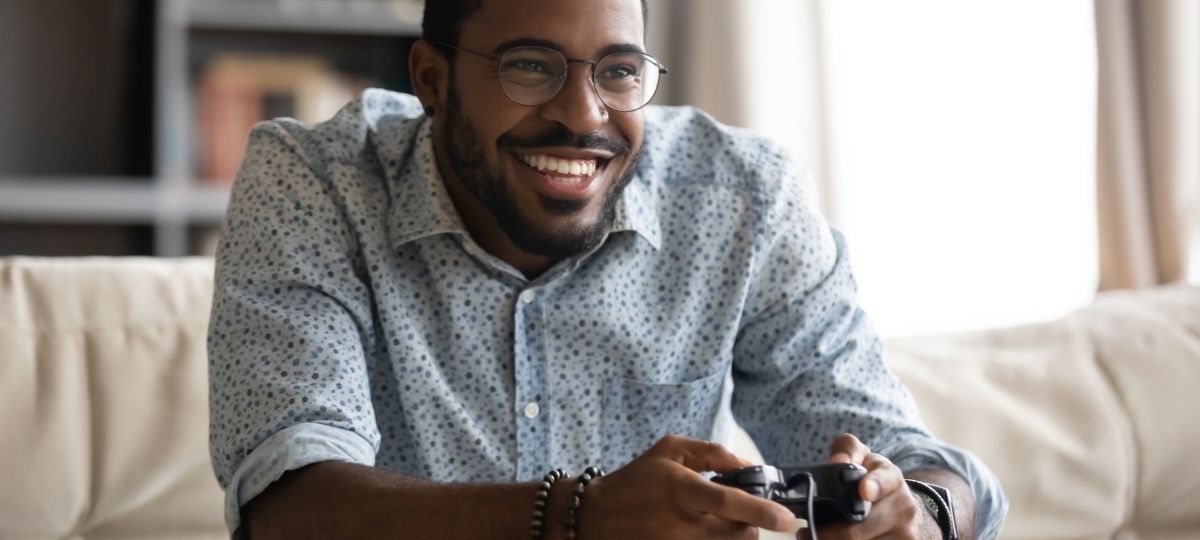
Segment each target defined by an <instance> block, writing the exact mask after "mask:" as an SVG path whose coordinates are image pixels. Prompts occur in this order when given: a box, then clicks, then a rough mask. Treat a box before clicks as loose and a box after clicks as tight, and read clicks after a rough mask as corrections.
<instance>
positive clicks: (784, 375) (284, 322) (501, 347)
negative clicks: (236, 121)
mask: <svg viewBox="0 0 1200 540" xmlns="http://www.w3.org/2000/svg"><path fill="white" fill-rule="evenodd" d="M644 17H645V13H644V6H642V5H640V3H639V1H638V0H588V1H573V2H563V1H561V0H483V1H482V2H471V1H448V0H444V1H438V2H436V3H429V4H428V5H427V6H426V14H425V26H424V30H425V36H424V37H425V39H424V40H422V41H420V42H418V43H417V44H416V45H415V46H414V47H413V50H412V54H411V57H410V60H409V65H410V69H411V72H412V78H413V82H414V87H415V89H416V94H417V98H419V103H418V102H417V99H414V98H412V97H409V96H403V95H399V94H393V93H389V92H382V91H368V92H367V93H365V94H364V96H363V97H362V99H361V100H359V101H357V102H355V103H353V104H351V105H350V106H348V107H347V108H345V109H344V110H343V111H342V112H341V113H339V114H338V116H337V117H336V118H334V119H333V120H331V121H329V122H326V123H323V124H319V125H315V126H306V125H302V124H299V123H296V122H292V121H275V122H271V123H266V124H263V125H261V126H259V127H257V128H256V129H255V131H254V132H253V134H252V136H251V143H250V149H249V151H248V154H247V159H246V162H245V163H244V165H243V168H242V170H241V172H240V174H239V178H238V181H237V185H236V186H235V189H234V194H233V198H232V202H231V207H230V210H229V215H228V219H227V224H226V231H225V236H224V238H223V240H222V244H221V246H220V250H219V253H218V262H217V264H218V268H217V291H216V298H215V302H214V307H213V319H212V326H211V329H210V357H211V400H212V436H211V443H212V444H211V447H212V455H213V462H214V467H215V469H216V472H217V476H218V479H219V481H220V483H221V485H222V486H223V487H224V488H225V489H226V491H227V504H226V516H227V521H228V523H229V526H230V528H231V530H234V529H238V530H240V531H241V532H249V533H250V535H251V536H253V537H254V538H271V537H281V538H292V537H297V536H305V535H311V536H315V537H331V538H368V537H381V538H384V537H386V538H527V537H530V536H531V535H534V536H535V537H537V536H541V537H544V538H559V537H561V536H562V535H564V534H577V537H581V538H583V539H585V540H589V539H606V538H607V539H612V538H752V537H753V535H754V534H755V530H754V529H753V527H764V528H768V529H774V530H785V529H787V528H788V527H789V525H790V524H791V522H792V518H791V515H790V513H789V512H788V511H787V510H786V509H784V508H783V507H782V506H780V505H778V504H776V503H773V502H770V501H766V500H763V499H758V498H755V497H752V496H750V495H747V494H745V493H742V492H740V491H738V490H736V489H733V488H728V487H724V486H720V485H717V484H714V483H713V482H710V481H708V480H707V479H706V478H705V477H704V476H702V475H701V474H699V473H700V472H704V471H715V472H725V471H728V470H731V469H733V468H737V467H741V466H745V465H748V463H747V462H745V461H743V460H741V459H740V458H738V457H736V456H734V455H732V454H731V453H730V452H729V451H728V450H726V449H725V448H724V447H723V446H721V445H719V444H714V443H710V442H705V441H704V440H705V439H706V440H715V441H718V442H727V441H729V439H730V434H731V429H732V428H731V426H732V425H733V424H732V419H733V418H736V419H737V421H738V422H739V423H740V424H741V425H742V426H744V427H745V428H746V430H747V431H748V432H749V433H750V434H751V436H752V437H753V438H754V440H755V441H756V443H757V444H758V445H759V447H760V449H761V451H762V452H763V455H764V456H765V458H766V460H767V462H768V463H771V464H775V465H806V464H808V465H811V464H817V463H822V462H825V461H834V462H850V463H857V464H861V465H863V466H864V467H866V468H867V469H868V470H869V471H870V472H869V473H868V474H867V476H866V477H865V478H864V479H863V481H862V482H861V484H860V495H861V496H862V497H863V498H864V499H866V500H868V501H871V502H872V503H873V505H872V507H871V510H870V514H869V517H868V519H867V520H866V521H864V522H863V523H859V524H854V525H846V524H831V525H828V526H823V527H822V528H821V529H820V530H819V531H818V532H819V534H820V537H821V538H878V537H888V538H892V537H896V538H942V537H943V535H944V534H945V527H946V526H947V524H946V523H942V524H940V525H939V523H938V520H937V519H936V518H935V516H934V513H933V512H930V511H927V510H926V508H924V507H923V502H922V501H923V500H924V499H922V498H919V497H921V494H920V493H914V492H913V488H911V487H910V485H909V484H908V483H906V481H905V477H906V476H907V477H909V478H913V479H920V480H925V481H927V482H929V483H932V484H937V485H940V486H943V487H944V488H946V489H948V490H949V493H950V494H951V496H952V497H951V498H952V500H953V507H954V508H955V510H956V513H957V523H956V525H957V530H958V531H959V533H960V535H961V536H962V537H971V536H972V534H973V533H978V534H979V535H980V536H983V537H990V536H994V535H995V534H996V533H997V531H998V529H999V526H1000V522H1001V521H1002V519H1003V513H1004V509H1005V505H1006V503H1005V501H1004V497H1003V495H1002V494H1001V493H1000V490H999V486H998V485H997V483H996V480H995V479H994V477H993V476H992V475H991V474H990V473H989V472H988V471H987V469H986V468H985V467H983V466H982V465H981V464H980V463H978V462H977V461H976V460H975V459H974V458H972V457H971V456H970V455H968V454H966V453H964V452H962V451H959V450H956V449H954V448H951V447H948V446H945V445H943V444H941V443H939V442H938V441H936V440H935V439H933V438H932V437H931V436H930V435H929V434H928V433H927V432H926V431H925V429H924V428H923V427H922V426H921V424H920V421H919V419H918V417H917V414H916V411H915V407H914V406H913V403H912V401H911V398H910V397H909V396H908V394H907V393H906V392H905V391H904V389H903V388H902V387H901V386H900V384H899V383H898V382H897V380H896V379H895V377H894V376H893V375H891V374H890V373H889V372H888V371H887V370H886V368H885V367H884V365H883V363H882V359H881V354H882V350H881V346H880V342H879V340H878V338H877V337H876V336H875V335H874V334H873V333H872V332H871V330H870V329H869V325H868V323H867V322H866V320H865V319H864V316H863V315H862V313H861V311H859V310H858V309H857V308H856V307H855V306H854V303H853V302H854V299H853V295H854V286H853V282H852V278H851V274H850V270H849V266H848V262H847V261H846V257H845V247H844V245H843V242H842V239H841V237H840V235H838V234H837V233H836V232H834V231H832V230H831V229H830V228H829V227H828V226H827V225H826V224H825V222H824V221H823V220H822V219H821V218H820V216H819V214H818V213H817V212H816V211H814V210H813V209H812V208H811V207H810V205H809V204H808V202H807V198H806V196H807V193H806V192H805V190H807V189H808V186H807V185H806V184H805V183H804V182H803V180H802V178H801V177H800V176H799V175H798V174H797V173H796V172H795V170H794V168H793V167H791V166H790V165H789V163H788V161H787V159H786V158H785V157H784V155H783V154H782V153H781V152H780V151H779V150H778V149H777V148H776V147H775V146H772V145H771V144H769V143H768V142H766V141H764V140H762V139H760V138H757V137H755V136H753V135H751V134H748V133H745V132H742V131H739V130H734V129H730V128H726V127H724V126H720V125H719V124H717V123H716V122H714V121H713V120H712V119H711V118H709V117H707V116H705V115H703V114H701V113H698V112H695V111H693V110H689V109H658V108H653V107H651V108H643V107H644V106H645V105H646V102H647V101H649V99H650V98H651V97H652V96H653V91H654V87H655V86H656V84H657V81H658V79H659V76H660V75H661V73H662V72H663V71H665V69H663V68H661V65H660V64H659V63H658V62H657V61H656V60H654V59H653V58H652V57H650V56H648V55H646V54H645V53H644V49H643V43H644V35H643V33H644ZM731 413H732V414H731ZM843 432H850V433H854V434H855V435H857V437H855V436H852V435H848V434H845V435H839V434H840V433H843ZM873 450H874V451H875V452H878V453H873ZM885 456H886V457H885ZM588 466H603V467H607V468H609V469H610V470H612V471H613V472H612V474H609V475H607V476H600V477H598V478H595V479H593V480H592V481H591V482H586V485H585V486H583V487H584V488H586V489H585V490H584V491H583V492H582V494H581V495H579V496H578V501H575V502H581V503H582V504H580V505H579V507H578V513H577V515H576V518H577V519H576V520H575V522H571V521H569V520H568V518H567V515H568V513H569V512H570V511H569V510H568V506H569V503H568V501H569V500H573V499H575V498H576V494H577V493H578V491H577V490H579V489H581V488H580V483H581V481H580V480H578V479H576V478H574V477H568V478H564V479H563V480H560V481H558V482H555V483H554V484H553V486H551V487H549V488H546V487H544V486H539V484H538V483H537V482H536V480H537V479H538V478H541V477H542V476H543V474H544V473H547V471H551V470H552V469H555V468H563V469H567V470H569V471H572V472H573V473H578V472H580V471H583V470H584V468H585V467H588ZM902 470H903V472H902ZM914 486H915V484H914ZM539 491H540V492H541V494H539ZM543 495H548V498H547V503H546V505H545V507H544V509H539V512H540V513H538V514H535V513H534V500H535V499H536V498H539V497H541V496H543ZM572 507H573V506H572ZM535 520H536V521H535ZM533 529H536V530H537V531H538V532H536V533H534V532H531V531H532V530H533ZM543 535H544V536H543Z"/></svg>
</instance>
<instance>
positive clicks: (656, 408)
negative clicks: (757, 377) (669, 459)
mask: <svg viewBox="0 0 1200 540" xmlns="http://www.w3.org/2000/svg"><path fill="white" fill-rule="evenodd" d="M726 370H727V368H722V369H719V370H717V372H716V373H712V374H710V375H706V376H704V377H702V378H700V379H696V380H694V381H688V382H683V383H670V384H656V383H647V382H642V381H637V380H633V379H609V380H607V381H605V383H604V404H603V407H604V422H603V434H604V438H603V441H604V442H603V448H602V452H603V455H604V461H603V465H604V467H605V468H607V469H608V470H610V471H612V470H616V469H618V468H620V467H622V466H624V465H625V464H626V463H629V462H630V461H632V460H633V458H635V457H637V456H639V455H641V454H642V453H643V452H645V451H646V450H647V449H649V448H650V446H651V445H653V444H654V443H655V442H657V441H658V440H659V439H660V438H662V437H663V436H666V435H670V434H677V435H683V436H684V437H691V438H693V439H705V440H707V439H708V438H709V437H710V436H711V435H712V429H713V419H714V418H715V417H716V414H717V408H718V407H719V406H720V404H721V385H722V383H723V382H724V381H725V372H726Z"/></svg>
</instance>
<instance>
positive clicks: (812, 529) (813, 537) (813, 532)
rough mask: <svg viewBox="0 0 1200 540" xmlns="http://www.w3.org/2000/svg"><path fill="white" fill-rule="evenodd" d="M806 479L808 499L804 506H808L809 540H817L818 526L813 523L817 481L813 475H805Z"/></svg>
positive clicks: (806, 498)
mask: <svg viewBox="0 0 1200 540" xmlns="http://www.w3.org/2000/svg"><path fill="white" fill-rule="evenodd" d="M804 477H805V478H807V479H808V497H805V501H804V504H805V505H807V506H808V513H807V514H804V515H806V516H808V517H807V518H806V519H805V521H807V522H808V538H809V540H817V524H816V522H815V521H813V499H814V498H816V495H817V481H816V479H814V478H813V475H812V473H807V472H806V473H804Z"/></svg>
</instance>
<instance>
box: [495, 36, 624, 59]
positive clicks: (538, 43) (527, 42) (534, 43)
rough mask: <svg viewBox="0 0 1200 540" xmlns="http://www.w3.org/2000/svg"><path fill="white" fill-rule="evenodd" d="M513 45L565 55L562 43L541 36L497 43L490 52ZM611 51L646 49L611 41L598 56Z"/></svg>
mask: <svg viewBox="0 0 1200 540" xmlns="http://www.w3.org/2000/svg"><path fill="white" fill-rule="evenodd" d="M513 47H544V48H547V49H554V50H556V51H558V52H560V53H563V56H566V48H565V47H563V46H562V44H560V43H558V42H557V41H553V40H549V39H542V38H528V37H526V38H517V39H510V40H508V41H505V42H503V43H501V44H499V45H496V46H495V47H493V48H492V54H496V55H499V54H500V53H503V52H504V51H507V50H509V49H511V48H513ZM613 53H641V54H645V53H646V51H644V50H642V48H641V47H640V46H639V45H637V44H636V43H613V44H612V45H607V46H605V47H604V48H603V49H600V56H599V58H604V57H605V56H608V55H610V54H613Z"/></svg>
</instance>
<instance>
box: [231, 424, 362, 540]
mask: <svg viewBox="0 0 1200 540" xmlns="http://www.w3.org/2000/svg"><path fill="white" fill-rule="evenodd" d="M322 461H346V462H350V463H358V464H361V465H366V466H368V467H371V466H374V465H375V448H374V447H373V446H372V445H371V443H370V442H369V441H367V440H366V439H364V438H362V436H360V435H358V434H357V433H354V432H352V431H348V430H345V429H341V428H335V427H330V426H327V425H325V424H316V423H304V424H297V425H294V426H291V427H288V428H287V429H284V430H282V431H280V432H278V433H275V434H274V435H271V436H270V437H268V438H267V440H265V441H263V442H262V444H260V445H258V447H257V448H255V449H254V451H253V452H251V453H250V455H248V456H246V459H244V460H242V463H241V464H240V465H238V468H237V470H235V471H234V473H233V477H232V478H231V479H230V481H229V486H228V487H227V488H226V489H225V525H226V527H228V528H229V532H230V535H231V537H232V538H241V537H242V534H241V531H238V527H240V526H241V524H242V514H241V509H242V506H243V505H245V504H246V503H247V502H250V499H253V498H254V497H256V496H258V494H260V493H262V492H263V490H265V489H267V486H269V485H270V484H271V482H274V481H276V480H278V479H279V477H281V476H283V473H285V472H287V471H291V470H295V469H299V468H301V467H304V466H305V465H311V464H313V463H319V462H322Z"/></svg>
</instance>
